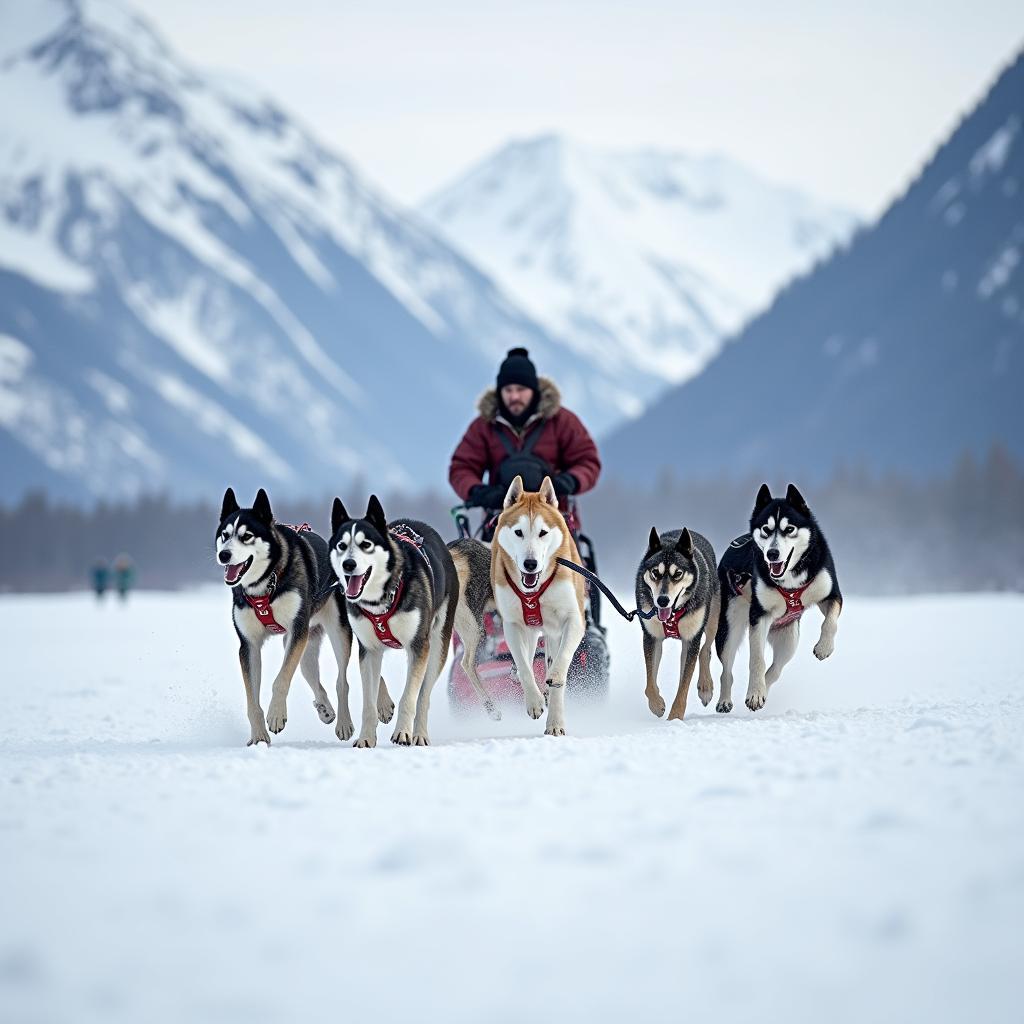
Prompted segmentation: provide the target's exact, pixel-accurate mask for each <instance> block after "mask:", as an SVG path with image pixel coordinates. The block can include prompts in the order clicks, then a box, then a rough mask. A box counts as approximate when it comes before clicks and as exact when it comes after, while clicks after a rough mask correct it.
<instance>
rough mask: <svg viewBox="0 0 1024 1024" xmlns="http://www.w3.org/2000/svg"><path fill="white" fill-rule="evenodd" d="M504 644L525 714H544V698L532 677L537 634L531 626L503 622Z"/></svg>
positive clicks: (531, 715)
mask: <svg viewBox="0 0 1024 1024" xmlns="http://www.w3.org/2000/svg"><path fill="white" fill-rule="evenodd" d="M504 628H505V642H506V643H507V644H508V650H509V653H510V654H511V655H512V660H513V662H515V666H516V675H518V676H519V683H520V685H521V686H522V688H523V696H524V697H525V698H526V713H527V714H528V715H529V716H530V717H531V718H540V716H541V715H543V714H544V697H543V695H542V694H541V692H540V687H539V686H538V685H537V680H536V679H535V678H534V677H533V656H534V654H536V653H537V634H538V633H539V630H537V629H534V628H533V627H532V626H520V625H519V623H518V622H507V621H506V622H505V623H504Z"/></svg>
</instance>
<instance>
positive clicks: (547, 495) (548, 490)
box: [537, 476, 558, 508]
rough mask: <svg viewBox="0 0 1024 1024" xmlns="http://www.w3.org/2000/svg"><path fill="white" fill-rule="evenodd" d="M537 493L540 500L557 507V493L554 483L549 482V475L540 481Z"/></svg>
mask: <svg viewBox="0 0 1024 1024" xmlns="http://www.w3.org/2000/svg"><path fill="white" fill-rule="evenodd" d="M537 493H538V494H539V495H540V500H541V501H544V502H547V504H549V505H554V506H555V508H558V495H557V494H555V485H554V484H553V483H552V482H551V477H549V476H546V477H544V481H543V483H541V485H540V490H539V491H538V492H537Z"/></svg>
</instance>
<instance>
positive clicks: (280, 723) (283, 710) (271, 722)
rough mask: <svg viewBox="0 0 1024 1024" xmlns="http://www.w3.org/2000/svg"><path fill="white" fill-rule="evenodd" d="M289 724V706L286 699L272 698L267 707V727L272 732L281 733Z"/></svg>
mask: <svg viewBox="0 0 1024 1024" xmlns="http://www.w3.org/2000/svg"><path fill="white" fill-rule="evenodd" d="M287 724H288V708H287V707H286V706H285V703H284V701H281V702H280V703H279V702H278V701H275V700H272V701H271V702H270V707H269V708H268V709H267V728H268V729H269V730H270V731H271V732H272V733H279V732H280V731H281V730H282V729H283V728H284V727H285V726H286V725H287Z"/></svg>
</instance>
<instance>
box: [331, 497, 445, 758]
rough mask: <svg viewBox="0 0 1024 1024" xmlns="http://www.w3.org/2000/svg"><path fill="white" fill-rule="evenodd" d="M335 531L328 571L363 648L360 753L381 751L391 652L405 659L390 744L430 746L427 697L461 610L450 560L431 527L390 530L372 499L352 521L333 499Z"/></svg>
mask: <svg viewBox="0 0 1024 1024" xmlns="http://www.w3.org/2000/svg"><path fill="white" fill-rule="evenodd" d="M331 531H332V533H331V542H330V562H331V566H332V567H333V568H334V572H335V574H336V575H337V578H338V580H339V581H340V583H341V590H342V594H343V596H344V598H345V602H346V604H347V606H348V614H349V620H350V621H351V623H352V629H353V631H354V633H355V635H356V638H357V639H358V641H359V673H360V676H361V677H362V680H363V719H362V726H361V728H360V730H359V737H358V739H357V740H356V744H355V745H356V746H357V747H374V746H376V745H377V717H378V716H377V710H376V709H377V702H378V694H377V687H378V681H379V680H380V667H381V662H382V660H383V658H384V652H385V651H386V650H387V649H388V648H391V649H394V650H398V649H402V650H404V651H405V652H406V655H407V657H408V668H407V672H406V679H405V690H404V692H403V693H402V698H401V700H400V701H399V703H398V717H397V719H396V721H395V731H394V734H393V735H392V737H391V742H392V743H398V744H401V745H402V746H410V745H415V746H424V747H425V746H428V745H429V743H430V734H429V732H428V730H427V714H428V712H429V710H430V691H431V690H432V689H433V687H434V683H435V682H437V677H438V676H439V675H440V674H441V669H442V667H443V666H444V663H445V660H446V658H447V656H448V645H449V643H450V642H451V636H452V624H453V622H454V620H455V608H456V605H457V604H458V602H459V580H458V576H457V575H456V572H455V565H454V563H453V562H452V556H451V554H450V553H449V551H448V548H447V547H445V544H444V541H443V540H442V539H441V537H440V535H439V534H438V533H437V531H436V530H434V529H433V528H432V527H430V526H428V525H427V524H426V523H421V522H419V521H418V520H415V519H396V520H395V521H394V522H391V523H389V522H388V521H387V519H386V518H385V516H384V509H383V508H382V507H381V504H380V501H379V500H378V498H377V496H376V495H375V494H374V495H371V496H370V501H369V504H368V505H367V508H366V515H364V516H363V517H362V518H361V519H357V518H354V517H353V516H350V515H349V513H348V511H347V510H346V508H345V506H344V505H343V504H342V502H341V499H340V498H335V499H334V506H333V508H332V510H331Z"/></svg>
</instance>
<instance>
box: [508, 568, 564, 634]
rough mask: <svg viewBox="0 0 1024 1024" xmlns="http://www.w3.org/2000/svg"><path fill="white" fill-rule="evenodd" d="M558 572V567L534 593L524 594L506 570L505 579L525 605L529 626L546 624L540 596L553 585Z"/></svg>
mask: <svg viewBox="0 0 1024 1024" xmlns="http://www.w3.org/2000/svg"><path fill="white" fill-rule="evenodd" d="M556 572H558V569H557V567H556V568H555V572H553V573H552V574H551V575H550V576H549V577H548V578H547V579H546V580H545V581H544V582H543V583H542V584H541V585H540V587H539V588H538V589H537V590H535V591H534V592H533V593H532V594H524V593H523V592H522V591H521V590H520V589H519V588H518V587H517V586H516V585H515V584H514V583H513V582H512V577H511V576H509V574H508V569H506V570H505V580H506V582H507V583H508V585H509V586H510V587H511V588H512V589H513V590H514V591H515V592H516V597H518V598H519V603H520V604H521V605H522V606H523V622H525V623H526V625H527V626H543V625H544V614H543V612H542V611H541V607H540V596H541V594H543V593H544V591H545V590H547V589H548V587H550V586H551V581H552V580H553V579H554V578H555V573H556Z"/></svg>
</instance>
